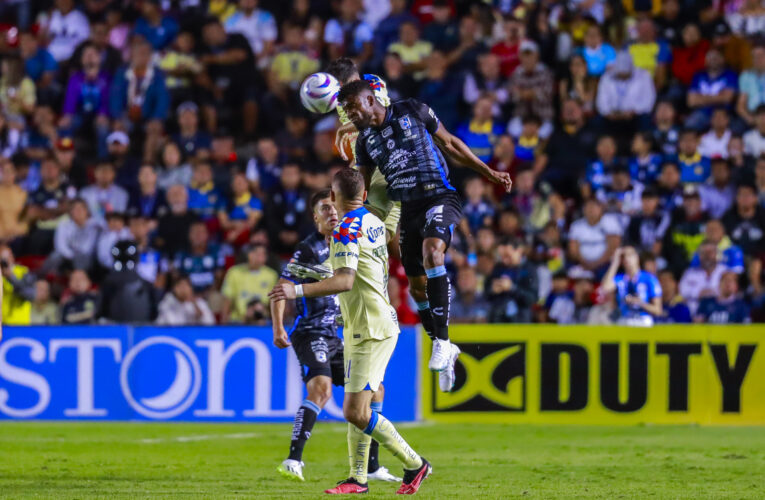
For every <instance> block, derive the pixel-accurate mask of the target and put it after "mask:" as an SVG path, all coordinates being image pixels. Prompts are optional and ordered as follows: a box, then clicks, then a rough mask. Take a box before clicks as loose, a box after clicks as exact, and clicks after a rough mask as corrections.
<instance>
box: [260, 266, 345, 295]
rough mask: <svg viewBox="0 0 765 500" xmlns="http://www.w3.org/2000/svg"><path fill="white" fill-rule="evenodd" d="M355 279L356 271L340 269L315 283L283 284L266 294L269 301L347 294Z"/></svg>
mask: <svg viewBox="0 0 765 500" xmlns="http://www.w3.org/2000/svg"><path fill="white" fill-rule="evenodd" d="M355 279H356V271H354V270H353V269H351V268H348V267H341V268H340V269H337V270H336V271H335V274H334V275H333V276H332V277H330V278H327V279H325V280H324V281H319V282H317V283H306V284H304V285H293V284H292V283H289V282H285V283H279V284H277V285H276V286H275V287H274V289H273V290H271V292H270V293H269V294H268V297H269V298H270V299H271V300H278V301H282V300H292V299H295V298H298V297H325V296H327V295H336V294H338V293H343V292H347V291H348V290H350V289H351V288H353V281H354V280H355Z"/></svg>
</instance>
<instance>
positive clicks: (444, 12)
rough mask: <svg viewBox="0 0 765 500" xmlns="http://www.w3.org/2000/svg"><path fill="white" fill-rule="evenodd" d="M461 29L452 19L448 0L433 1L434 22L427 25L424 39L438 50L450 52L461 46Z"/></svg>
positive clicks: (424, 30) (423, 35)
mask: <svg viewBox="0 0 765 500" xmlns="http://www.w3.org/2000/svg"><path fill="white" fill-rule="evenodd" d="M458 31H459V28H458V26H457V23H456V22H455V21H454V19H453V18H452V7H451V5H450V4H449V1H448V0H434V1H433V22H432V23H429V24H427V25H425V28H424V29H423V34H422V37H423V38H424V39H425V40H427V41H428V42H430V43H431V44H432V45H433V47H434V48H435V49H437V50H441V51H444V52H449V51H451V50H454V49H455V48H457V46H458V45H459V35H458Z"/></svg>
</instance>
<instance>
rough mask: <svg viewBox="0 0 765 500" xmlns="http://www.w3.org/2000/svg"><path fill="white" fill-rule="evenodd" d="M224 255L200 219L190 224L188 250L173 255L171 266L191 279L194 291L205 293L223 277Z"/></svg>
mask: <svg viewBox="0 0 765 500" xmlns="http://www.w3.org/2000/svg"><path fill="white" fill-rule="evenodd" d="M224 264H225V257H224V255H223V253H222V252H221V251H220V249H219V247H218V245H216V244H214V243H211V242H210V232H209V231H208V230H207V226H206V225H205V224H204V222H202V221H196V222H193V223H192V224H191V227H190V228H189V235H188V251H180V252H178V253H177V254H176V255H175V258H174V263H173V268H174V269H175V271H176V272H180V273H182V274H185V275H186V276H188V277H189V279H190V280H191V286H192V287H193V288H194V293H196V294H205V293H206V292H208V291H209V290H210V289H211V288H212V286H213V285H214V284H215V282H216V281H217V280H219V279H220V278H222V277H223V266H224Z"/></svg>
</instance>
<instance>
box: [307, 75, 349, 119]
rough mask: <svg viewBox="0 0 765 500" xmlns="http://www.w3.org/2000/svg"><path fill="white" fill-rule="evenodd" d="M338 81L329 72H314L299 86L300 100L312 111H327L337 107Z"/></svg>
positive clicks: (321, 112) (322, 112)
mask: <svg viewBox="0 0 765 500" xmlns="http://www.w3.org/2000/svg"><path fill="white" fill-rule="evenodd" d="M338 92H340V82H338V81H337V78H335V77H334V76H332V75H330V74H329V73H314V74H313V75H311V76H309V77H308V78H306V79H305V81H304V82H303V84H302V85H301V86H300V102H302V103H303V106H305V109H307V110H308V111H311V112H312V113H318V114H322V115H323V114H324V113H329V112H330V111H332V110H333V109H335V108H336V107H337V93H338Z"/></svg>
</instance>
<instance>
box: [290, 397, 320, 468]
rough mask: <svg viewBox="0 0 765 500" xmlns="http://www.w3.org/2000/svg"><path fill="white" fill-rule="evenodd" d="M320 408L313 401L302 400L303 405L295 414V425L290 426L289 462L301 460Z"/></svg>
mask: <svg viewBox="0 0 765 500" xmlns="http://www.w3.org/2000/svg"><path fill="white" fill-rule="evenodd" d="M320 412H321V408H319V406H318V405H317V404H316V403H314V402H313V401H309V400H307V399H306V400H304V401H303V404H302V405H300V408H298V411H297V413H295V424H294V425H293V426H292V442H291V443H290V456H289V457H287V458H289V459H290V460H297V461H298V462H300V461H302V460H303V447H304V446H305V442H306V441H308V438H309V437H311V431H312V430H313V424H315V423H316V417H318V416H319V413H320Z"/></svg>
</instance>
